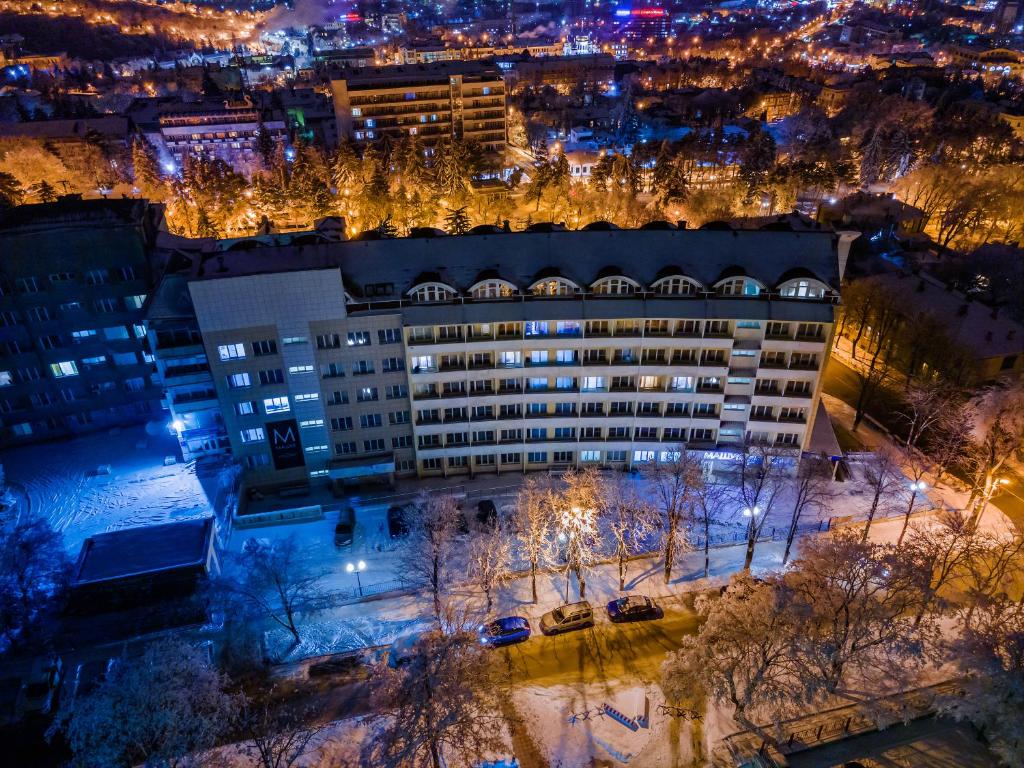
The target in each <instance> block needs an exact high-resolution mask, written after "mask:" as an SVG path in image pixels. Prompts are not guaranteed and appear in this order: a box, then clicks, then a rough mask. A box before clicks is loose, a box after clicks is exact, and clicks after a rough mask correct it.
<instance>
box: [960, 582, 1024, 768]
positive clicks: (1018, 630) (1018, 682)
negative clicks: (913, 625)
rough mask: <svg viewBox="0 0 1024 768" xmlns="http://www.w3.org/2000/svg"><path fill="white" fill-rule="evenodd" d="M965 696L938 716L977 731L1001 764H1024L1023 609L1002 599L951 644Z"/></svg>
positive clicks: (981, 613)
mask: <svg viewBox="0 0 1024 768" xmlns="http://www.w3.org/2000/svg"><path fill="white" fill-rule="evenodd" d="M948 655H949V658H950V659H951V660H952V661H953V662H954V663H955V664H956V666H957V668H958V670H959V672H960V678H959V681H960V686H961V687H962V689H963V695H956V696H951V697H949V698H948V699H946V700H944V701H942V702H941V703H940V712H941V713H942V714H945V715H949V716H951V717H954V718H956V719H957V720H966V721H968V722H970V723H972V724H973V725H974V726H975V727H976V728H978V729H979V730H980V731H981V733H982V735H983V736H984V737H985V740H986V741H987V743H988V745H989V748H990V749H991V750H992V751H993V752H995V753H996V755H998V756H999V758H1000V760H1002V762H1003V763H1004V764H1005V765H1008V766H1010V765H1024V740H1022V739H1021V737H1020V735H1021V734H1022V733H1024V605H1022V604H1021V603H1017V602H1011V601H1009V600H1000V601H998V602H996V603H994V604H992V605H988V606H985V607H983V608H982V609H980V610H979V611H978V617H977V620H976V621H975V623H974V625H973V626H971V627H968V628H966V629H965V631H964V632H963V634H962V636H959V637H956V638H955V639H953V640H952V642H951V643H950V644H949V649H948Z"/></svg>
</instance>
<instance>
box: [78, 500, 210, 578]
mask: <svg viewBox="0 0 1024 768" xmlns="http://www.w3.org/2000/svg"><path fill="white" fill-rule="evenodd" d="M212 537H213V518H212V517H204V518H199V519H197V520H183V521H181V522H176V523H165V524H164V525H147V526H143V527H141V528H125V529H124V530H120V531H111V532H110V533H100V534H97V535H95V536H90V537H89V538H87V539H86V540H85V541H84V542H83V543H82V551H81V552H80V553H79V555H78V563H77V565H76V566H75V573H74V576H73V578H72V583H73V584H74V586H79V585H82V584H92V583H97V582H103V581H114V580H117V579H123V578H127V577H130V576H141V575H143V574H151V573H157V572H160V571H170V570H176V569H179V568H190V567H196V566H202V565H203V564H205V562H206V559H207V556H208V555H209V550H210V546H211V543H212Z"/></svg>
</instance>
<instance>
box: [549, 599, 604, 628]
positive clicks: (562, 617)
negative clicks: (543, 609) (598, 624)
mask: <svg viewBox="0 0 1024 768" xmlns="http://www.w3.org/2000/svg"><path fill="white" fill-rule="evenodd" d="M592 626H594V609H593V608H591V607H590V603H588V602H587V601H586V600H581V601H580V602H578V603H568V604H566V605H561V606H559V607H558V608H555V610H553V611H548V612H547V613H545V614H544V615H543V616H542V617H541V620H540V631H541V632H543V633H544V634H545V635H558V634H561V633H562V632H573V631H575V630H577V629H586V628H587V627H592Z"/></svg>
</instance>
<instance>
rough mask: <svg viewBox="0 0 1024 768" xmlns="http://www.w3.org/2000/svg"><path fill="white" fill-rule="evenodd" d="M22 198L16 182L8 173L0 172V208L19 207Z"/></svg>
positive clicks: (19, 187) (19, 186) (22, 195)
mask: <svg viewBox="0 0 1024 768" xmlns="http://www.w3.org/2000/svg"><path fill="white" fill-rule="evenodd" d="M23 197H24V193H23V192H22V189H21V185H20V184H19V183H18V180H17V179H16V178H15V177H14V176H12V175H11V174H9V173H4V172H2V171H0V208H11V207H14V206H15V205H21V201H22V199H23Z"/></svg>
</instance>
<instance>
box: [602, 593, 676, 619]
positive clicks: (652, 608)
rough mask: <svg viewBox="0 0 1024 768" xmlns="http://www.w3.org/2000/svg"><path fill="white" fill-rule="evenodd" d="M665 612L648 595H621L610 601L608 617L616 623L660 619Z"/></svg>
mask: <svg viewBox="0 0 1024 768" xmlns="http://www.w3.org/2000/svg"><path fill="white" fill-rule="evenodd" d="M664 615H665V612H664V611H662V610H661V608H659V607H658V606H657V605H656V604H655V602H654V601H653V600H651V598H649V597H647V595H630V596H629V597H620V598H619V599H618V600H612V601H611V602H610V603H608V618H609V619H611V620H612V621H614V622H616V623H620V622H625V621H650V620H651V619H660V618H661V617H662V616H664Z"/></svg>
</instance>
